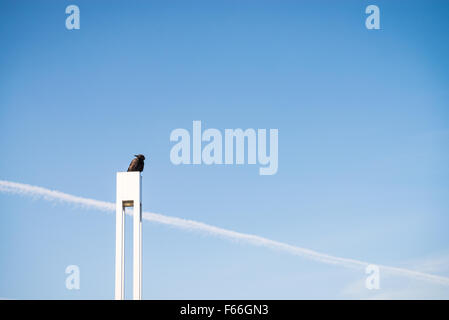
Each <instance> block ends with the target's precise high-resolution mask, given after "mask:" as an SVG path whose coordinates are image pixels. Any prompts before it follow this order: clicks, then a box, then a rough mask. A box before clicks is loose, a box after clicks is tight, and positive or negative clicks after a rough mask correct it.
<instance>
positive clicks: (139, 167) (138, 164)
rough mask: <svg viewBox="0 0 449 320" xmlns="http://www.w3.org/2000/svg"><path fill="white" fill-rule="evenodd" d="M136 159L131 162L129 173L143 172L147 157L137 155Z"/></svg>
mask: <svg viewBox="0 0 449 320" xmlns="http://www.w3.org/2000/svg"><path fill="white" fill-rule="evenodd" d="M134 156H135V158H134V159H133V160H132V161H131V163H130V164H129V167H128V172H129V171H140V172H142V171H143V166H144V163H143V161H144V160H145V156H144V155H143V154H135V155H134Z"/></svg>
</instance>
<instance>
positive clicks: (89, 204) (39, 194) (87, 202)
mask: <svg viewBox="0 0 449 320" xmlns="http://www.w3.org/2000/svg"><path fill="white" fill-rule="evenodd" d="M0 192H3V193H9V194H19V195H25V196H31V197H35V198H41V199H44V200H46V201H50V202H63V203H70V204H76V205H80V206H82V207H86V208H93V209H98V210H101V211H115V203H113V202H105V201H99V200H95V199H89V198H83V197H78V196H74V195H71V194H67V193H63V192H60V191H55V190H50V189H47V188H43V187H38V186H33V185H28V184H23V183H17V182H12V181H5V180H0ZM142 217H143V219H145V220H148V221H151V222H156V223H160V224H164V225H169V226H173V227H177V228H180V229H184V230H189V231H200V232H203V233H207V234H209V235H211V236H216V237H221V238H225V239H228V240H232V241H239V242H244V243H249V244H252V245H255V246H261V247H265V248H270V249H273V250H278V251H283V252H286V253H289V254H292V255H296V256H301V257H304V258H307V259H311V260H315V261H318V262H322V263H326V264H331V265H337V266H342V267H345V268H351V269H358V270H364V269H365V267H366V266H368V265H369V264H371V263H368V262H364V261H359V260H354V259H348V258H341V257H336V256H332V255H328V254H324V253H320V252H317V251H314V250H310V249H306V248H301V247H298V246H294V245H290V244H287V243H283V242H279V241H275V240H271V239H268V238H264V237H261V236H257V235H253V234H247V233H242V232H236V231H232V230H228V229H223V228H220V227H215V226H212V225H209V224H206V223H202V222H198V221H193V220H187V219H182V218H176V217H170V216H166V215H162V214H158V213H152V212H143V213H142ZM377 266H379V268H380V269H381V271H383V272H387V273H391V274H394V275H399V276H406V277H409V278H413V279H419V280H425V281H430V282H433V283H437V284H441V285H445V286H449V278H448V277H443V276H437V275H433V274H429V273H423V272H418V271H413V270H410V269H404V268H396V267H390V266H383V265H377Z"/></svg>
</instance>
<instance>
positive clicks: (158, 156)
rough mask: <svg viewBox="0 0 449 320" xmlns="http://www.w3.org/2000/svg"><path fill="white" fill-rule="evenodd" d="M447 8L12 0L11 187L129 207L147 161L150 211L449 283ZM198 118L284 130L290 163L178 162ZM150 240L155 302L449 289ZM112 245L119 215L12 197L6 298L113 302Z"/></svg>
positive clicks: (1, 112) (444, 292) (163, 236)
mask: <svg viewBox="0 0 449 320" xmlns="http://www.w3.org/2000/svg"><path fill="white" fill-rule="evenodd" d="M70 4H76V5H78V6H79V9H80V16H81V24H80V29H79V30H67V29H66V27H65V20H66V17H67V16H68V15H67V14H66V13H65V8H66V7H67V6H68V5H70ZM370 4H375V5H377V6H378V7H379V8H380V26H381V29H380V30H367V29H366V27H365V19H366V17H367V16H368V15H367V14H365V8H366V7H367V6H368V5H370ZM448 14H449V3H448V2H447V1H424V0H423V1H377V0H376V1H312V0H309V1H235V0H234V1H82V0H76V1H12V0H8V1H5V0H2V1H0V148H1V157H0V180H8V181H15V182H21V183H27V184H31V185H37V186H42V187H46V188H50V189H55V190H60V191H62V192H66V193H70V194H74V195H78V196H83V197H88V198H93V199H98V200H103V201H110V202H112V201H114V200H115V173H116V172H117V171H125V170H126V169H127V166H128V164H129V162H130V160H131V159H132V156H133V154H136V153H143V154H145V156H146V157H147V161H146V167H145V171H144V173H143V201H144V203H143V207H144V210H145V211H151V212H158V213H161V214H165V215H170V216H176V217H181V218H186V219H192V220H196V221H201V222H205V223H208V224H211V225H216V226H219V227H223V228H227V229H231V230H235V231H239V232H245V233H251V234H257V235H260V236H264V237H267V238H270V239H274V240H278V241H282V242H285V243H289V244H292V245H297V246H301V247H305V248H309V249H313V250H317V251H320V252H324V253H328V254H332V255H335V256H341V257H347V258H353V259H359V260H363V261H369V262H372V263H377V264H384V265H391V266H398V267H405V268H409V269H413V270H419V271H425V272H430V273H434V274H438V275H442V276H449V233H448V231H447V230H448V226H449V167H448V163H449V148H448V147H449V41H448V35H449V19H448ZM194 120H200V121H202V124H203V126H204V127H205V128H216V129H219V130H221V131H222V132H224V129H226V128H242V129H247V128H254V129H271V128H275V129H278V130H279V169H278V172H277V174H275V175H272V176H261V175H259V174H258V168H259V166H258V165H247V164H245V165H239V166H237V165H228V166H224V165H211V166H208V165H195V166H194V165H179V166H175V165H173V164H172V163H171V161H170V149H171V147H172V146H173V145H174V143H173V142H170V139H169V138H170V133H171V132H172V130H174V129H176V128H185V129H187V130H189V131H190V132H192V121H194ZM130 221H131V220H130V218H128V219H127V222H130ZM126 228H127V231H129V232H131V230H132V229H131V224H130V223H128V224H127V227H126ZM130 239H131V238H130V237H129V236H128V238H127V240H130ZM129 242H130V241H128V242H127V249H128V251H127V252H128V253H127V258H130V257H131V253H130V249H131V247H130V243H129ZM143 248H144V250H143V259H144V260H143V264H144V270H143V297H144V298H145V299H184V298H187V299H194V298H209V299H217V298H223V299H232V298H234V299H240V298H248V299H250V298H267V299H280V298H285V299H304V298H306V299H307V298H325V299H335V298H337V299H346V298H445V299H447V298H449V287H448V286H445V287H444V286H440V285H435V284H432V283H428V282H423V281H417V280H413V279H408V278H402V277H383V276H382V275H381V288H380V290H368V289H366V288H365V286H364V281H365V278H366V275H365V274H364V273H363V272H357V271H354V270H348V269H345V268H342V267H338V266H331V265H327V264H322V263H319V262H316V261H310V260H308V259H304V258H301V257H297V256H292V255H288V254H286V253H282V252H276V251H271V250H267V249H266V248H262V247H254V246H250V245H246V244H239V243H233V242H229V241H226V240H223V239H219V238H214V237H210V236H207V235H204V234H199V233H195V232H185V231H182V230H178V229H175V228H170V227H166V226H162V225H158V224H153V223H150V222H144V225H143ZM114 250H115V216H114V214H108V213H104V212H101V211H96V210H92V209H83V208H79V207H76V206H70V205H64V204H54V203H50V202H46V201H42V200H39V199H33V198H30V197H24V196H17V195H10V194H5V193H0V297H2V298H32V299H35V298H36V299H45V298H50V299H53V298H56V299H80V298H84V299H96V298H99V299H110V298H113V291H114V254H115V251H114ZM68 265H78V266H79V268H80V272H81V278H80V280H81V282H80V290H67V289H66V287H65V280H66V277H67V275H66V274H65V268H66V267H67V266H68ZM127 266H128V269H127V270H128V272H127V273H126V276H127V281H128V284H130V280H131V273H130V272H129V271H130V268H129V267H130V266H131V264H127ZM129 296H130V285H127V297H129Z"/></svg>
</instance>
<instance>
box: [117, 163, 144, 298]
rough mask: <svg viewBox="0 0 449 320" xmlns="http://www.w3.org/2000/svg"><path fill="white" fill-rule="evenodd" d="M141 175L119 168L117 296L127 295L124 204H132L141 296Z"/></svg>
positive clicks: (135, 275)
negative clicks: (121, 170) (120, 170)
mask: <svg viewBox="0 0 449 320" xmlns="http://www.w3.org/2000/svg"><path fill="white" fill-rule="evenodd" d="M141 199H142V176H141V175H140V172H138V171H133V172H117V198H116V219H115V221H116V227H115V299H116V300H123V299H124V298H125V272H124V271H125V270H124V268H125V250H124V234H125V232H124V230H125V228H124V224H125V223H124V222H125V218H124V215H125V208H126V207H133V299H134V300H140V299H142V200H141Z"/></svg>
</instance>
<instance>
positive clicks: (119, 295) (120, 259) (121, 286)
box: [115, 201, 125, 300]
mask: <svg viewBox="0 0 449 320" xmlns="http://www.w3.org/2000/svg"><path fill="white" fill-rule="evenodd" d="M124 227H125V212H124V208H123V203H122V201H117V203H116V211H115V300H123V299H124V298H125V246H124V244H125V239H124V233H125V228H124Z"/></svg>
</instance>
